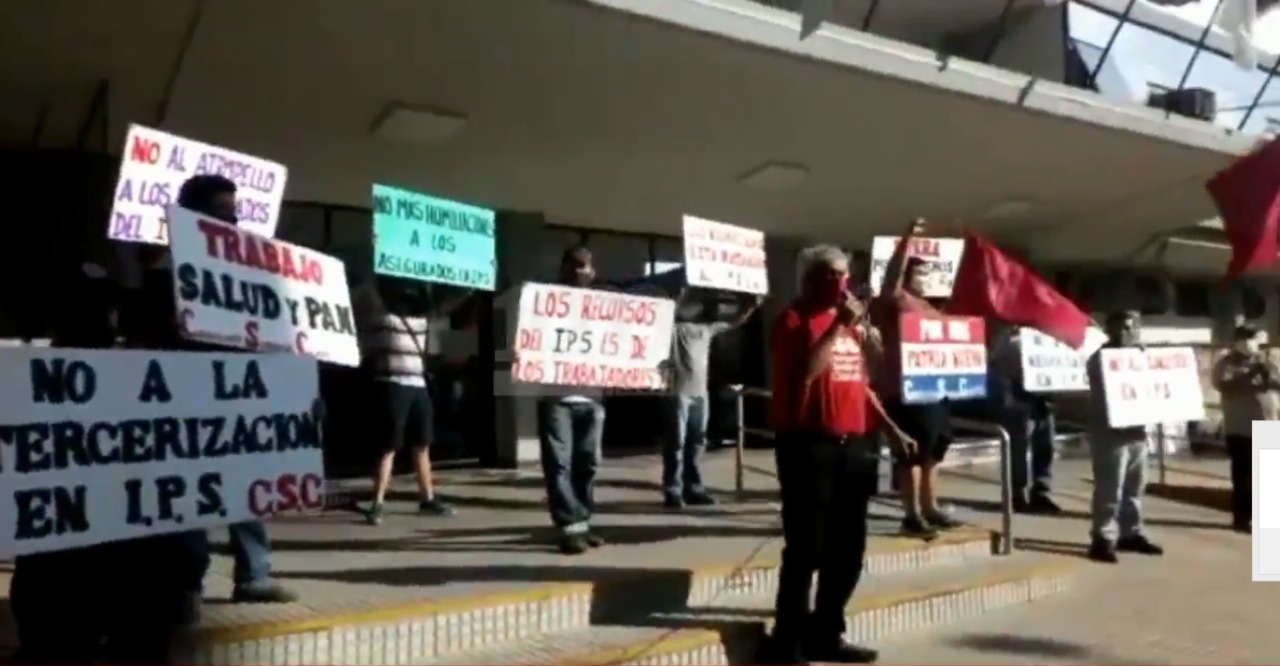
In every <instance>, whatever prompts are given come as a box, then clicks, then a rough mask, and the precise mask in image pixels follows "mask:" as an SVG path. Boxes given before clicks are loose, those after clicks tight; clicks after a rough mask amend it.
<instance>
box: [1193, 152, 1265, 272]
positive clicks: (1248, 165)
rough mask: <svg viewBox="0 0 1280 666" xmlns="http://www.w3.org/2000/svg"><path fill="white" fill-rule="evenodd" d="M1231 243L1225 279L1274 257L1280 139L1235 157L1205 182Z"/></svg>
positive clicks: (1258, 265)
mask: <svg viewBox="0 0 1280 666" xmlns="http://www.w3.org/2000/svg"><path fill="white" fill-rule="evenodd" d="M1205 189H1207V190H1209V196H1211V197H1213V203H1214V205H1216V206H1217V207H1218V214H1219V215H1220V216H1221V217H1222V230H1223V231H1224V232H1226V234H1227V241H1228V242H1229V243H1231V263H1230V264H1228V265H1227V275H1226V277H1227V279H1230V278H1233V277H1235V276H1237V275H1239V274H1241V273H1243V272H1245V271H1248V270H1251V269H1255V268H1260V267H1262V266H1270V265H1271V264H1273V263H1275V260H1276V231H1277V226H1278V225H1280V141H1278V140H1274V139H1273V140H1272V141H1270V142H1268V143H1267V144H1266V145H1264V146H1262V147H1261V148H1258V149H1257V150H1255V151H1253V152H1252V153H1249V154H1248V155H1245V156H1244V157H1241V158H1240V159H1238V160H1236V162H1235V163H1234V164H1232V165H1231V166H1229V167H1227V168H1226V169H1223V170H1222V171H1220V172H1218V174H1217V175H1215V176H1214V177H1213V178H1210V179H1209V182H1208V183H1205Z"/></svg>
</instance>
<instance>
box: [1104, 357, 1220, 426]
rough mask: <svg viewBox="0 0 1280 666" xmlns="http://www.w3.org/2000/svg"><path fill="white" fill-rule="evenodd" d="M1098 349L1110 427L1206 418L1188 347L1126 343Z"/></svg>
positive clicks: (1193, 358) (1202, 395)
mask: <svg viewBox="0 0 1280 666" xmlns="http://www.w3.org/2000/svg"><path fill="white" fill-rule="evenodd" d="M1098 354H1099V360H1100V362H1101V364H1102V382H1103V390H1104V391H1105V396H1106V403H1107V422H1108V424H1109V425H1110V426H1111V427H1112V428H1127V427H1131V426H1140V425H1150V424H1154V423H1170V422H1179V421H1181V422H1185V421H1198V420H1200V419H1203V418H1204V394H1203V391H1202V388H1201V386H1200V376H1199V373H1198V372H1197V368H1196V357H1195V352H1194V351H1193V350H1192V349H1191V348H1190V347H1153V348H1149V349H1145V350H1144V349H1139V348H1136V347H1127V348H1120V349H1102V350H1100V351H1099V352H1098Z"/></svg>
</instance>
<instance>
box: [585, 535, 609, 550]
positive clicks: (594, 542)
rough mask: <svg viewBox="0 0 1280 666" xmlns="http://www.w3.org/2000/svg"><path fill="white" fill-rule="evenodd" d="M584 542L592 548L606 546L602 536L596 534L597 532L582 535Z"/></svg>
mask: <svg viewBox="0 0 1280 666" xmlns="http://www.w3.org/2000/svg"><path fill="white" fill-rule="evenodd" d="M582 540H583V541H586V542H587V545H588V546H591V547H592V548H599V547H600V546H603V545H604V544H605V541H604V539H602V538H600V535H598V534H596V533H595V532H587V533H586V534H584V535H582Z"/></svg>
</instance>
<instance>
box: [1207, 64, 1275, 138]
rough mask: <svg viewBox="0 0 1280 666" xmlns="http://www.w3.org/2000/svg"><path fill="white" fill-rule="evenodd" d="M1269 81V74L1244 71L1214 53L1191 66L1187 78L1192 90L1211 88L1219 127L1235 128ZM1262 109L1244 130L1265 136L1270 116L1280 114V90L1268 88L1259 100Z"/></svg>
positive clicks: (1260, 71) (1250, 70) (1256, 112)
mask: <svg viewBox="0 0 1280 666" xmlns="http://www.w3.org/2000/svg"><path fill="white" fill-rule="evenodd" d="M1266 82H1267V73H1266V72H1264V71H1262V70H1261V69H1257V68H1254V69H1247V70H1246V69H1240V67H1239V66H1237V65H1236V63H1235V62H1234V61H1232V60H1230V59H1229V58H1226V57H1224V56H1221V55H1218V54H1217V53H1215V52H1212V51H1202V52H1201V53H1200V57H1199V58H1197V59H1196V63H1195V64H1194V65H1192V66H1191V75H1190V76H1188V77H1187V86H1186V87H1188V88H1207V89H1209V90H1212V91H1213V92H1214V93H1215V94H1216V95H1215V97H1216V100H1215V101H1216V103H1217V107H1218V115H1217V117H1216V118H1215V119H1214V122H1216V123H1217V124H1219V125H1223V126H1225V127H1230V128H1232V129H1235V128H1237V127H1239V126H1240V123H1241V121H1243V120H1244V117H1245V113H1246V112H1247V111H1248V109H1249V106H1250V105H1251V104H1252V103H1253V98H1254V96H1255V95H1257V94H1258V88H1260V87H1262V86H1263V85H1264V84H1265V83H1266ZM1259 107H1260V108H1259V109H1258V110H1256V111H1254V112H1253V114H1252V115H1251V116H1249V122H1248V123H1247V124H1246V125H1245V127H1244V131H1246V132H1251V133H1261V132H1263V131H1264V130H1266V129H1267V117H1268V116H1269V115H1280V113H1277V111H1280V88H1277V87H1275V86H1268V87H1267V92H1266V93H1264V94H1263V96H1262V99H1261V100H1259Z"/></svg>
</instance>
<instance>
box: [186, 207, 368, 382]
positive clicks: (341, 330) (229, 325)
mask: <svg viewBox="0 0 1280 666" xmlns="http://www.w3.org/2000/svg"><path fill="white" fill-rule="evenodd" d="M169 220H170V228H171V229H172V234H171V235H172V242H171V244H170V245H171V248H172V250H173V264H174V291H175V294H174V297H175V299H176V303H177V309H178V314H179V316H180V317H181V319H182V321H181V323H182V327H183V335H184V336H186V337H187V338H189V339H192V340H197V341H200V342H205V343H209V344H217V345H224V346H227V347H238V348H240V349H248V350H252V351H287V352H292V353H295V354H306V355H308V356H314V357H316V358H318V359H320V360H322V361H329V362H331V363H338V364H340V365H346V366H353V367H354V366H358V365H360V346H359V342H358V340H357V338H356V327H355V318H354V314H353V313H352V310H351V292H350V291H349V290H348V289H347V273H346V267H345V266H344V265H343V263H342V262H341V261H339V260H337V259H335V258H333V257H331V256H329V255H327V254H322V253H320V252H316V251H314V250H310V249H307V248H304V247H300V246H298V245H294V244H292V243H286V242H284V241H281V240H273V239H269V238H264V237H262V236H258V235H256V234H253V233H249V232H247V231H245V230H243V229H240V228H239V227H237V226H235V225H231V224H225V223H223V222H219V221H217V220H213V219H210V218H207V217H204V216H201V215H199V214H197V213H194V212H192V211H189V210H184V209H181V208H177V207H172V208H170V209H169Z"/></svg>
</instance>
